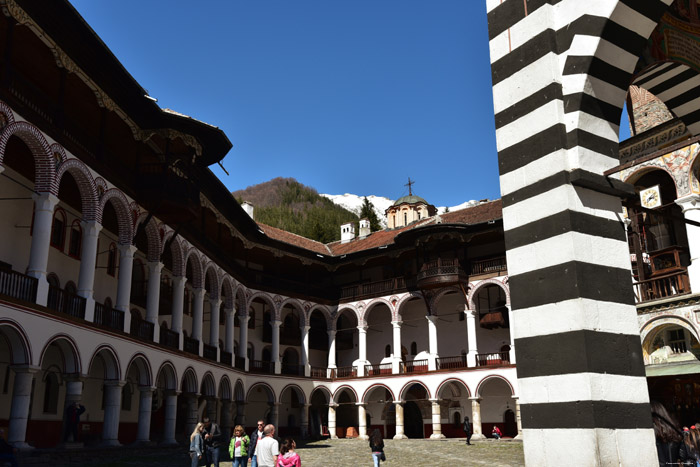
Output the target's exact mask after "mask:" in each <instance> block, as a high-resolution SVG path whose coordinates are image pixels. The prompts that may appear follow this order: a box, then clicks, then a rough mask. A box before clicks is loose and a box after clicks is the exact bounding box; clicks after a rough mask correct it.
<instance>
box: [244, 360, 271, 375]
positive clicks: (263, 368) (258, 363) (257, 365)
mask: <svg viewBox="0 0 700 467" xmlns="http://www.w3.org/2000/svg"><path fill="white" fill-rule="evenodd" d="M274 370H275V365H274V364H273V363H272V362H265V361H263V360H251V361H250V363H249V368H248V371H250V372H251V373H264V374H269V375H271V374H272V373H274Z"/></svg>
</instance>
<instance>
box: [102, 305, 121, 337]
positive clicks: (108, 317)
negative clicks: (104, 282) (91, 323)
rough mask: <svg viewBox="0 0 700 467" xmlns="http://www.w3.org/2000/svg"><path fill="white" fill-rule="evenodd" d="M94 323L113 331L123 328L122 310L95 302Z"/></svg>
mask: <svg viewBox="0 0 700 467" xmlns="http://www.w3.org/2000/svg"><path fill="white" fill-rule="evenodd" d="M95 324H99V325H100V326H104V327H106V328H110V329H114V330H115V331H123V330H124V312H123V311H121V310H115V309H114V308H112V307H108V306H105V305H103V304H102V303H97V302H96V303H95Z"/></svg>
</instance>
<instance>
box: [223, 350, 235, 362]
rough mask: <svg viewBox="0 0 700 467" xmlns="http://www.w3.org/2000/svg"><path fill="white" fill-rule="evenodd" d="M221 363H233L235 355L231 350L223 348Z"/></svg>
mask: <svg viewBox="0 0 700 467" xmlns="http://www.w3.org/2000/svg"><path fill="white" fill-rule="evenodd" d="M221 363H223V364H224V365H228V366H231V365H232V363H233V355H232V354H231V352H225V351H223V350H222V351H221Z"/></svg>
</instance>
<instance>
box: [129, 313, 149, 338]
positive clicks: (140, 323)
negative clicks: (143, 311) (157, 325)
mask: <svg viewBox="0 0 700 467" xmlns="http://www.w3.org/2000/svg"><path fill="white" fill-rule="evenodd" d="M153 328H154V326H153V323H151V322H149V321H146V320H144V319H139V318H136V317H133V316H132V317H131V335H132V336H134V337H136V338H137V339H141V340H144V341H149V342H152V341H153Z"/></svg>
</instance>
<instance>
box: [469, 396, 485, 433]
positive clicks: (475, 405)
mask: <svg viewBox="0 0 700 467" xmlns="http://www.w3.org/2000/svg"><path fill="white" fill-rule="evenodd" d="M469 400H470V401H471V403H472V429H473V431H474V433H473V434H472V439H485V438H486V437H485V436H484V434H483V433H482V431H481V398H480V397H470V398H469Z"/></svg>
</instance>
